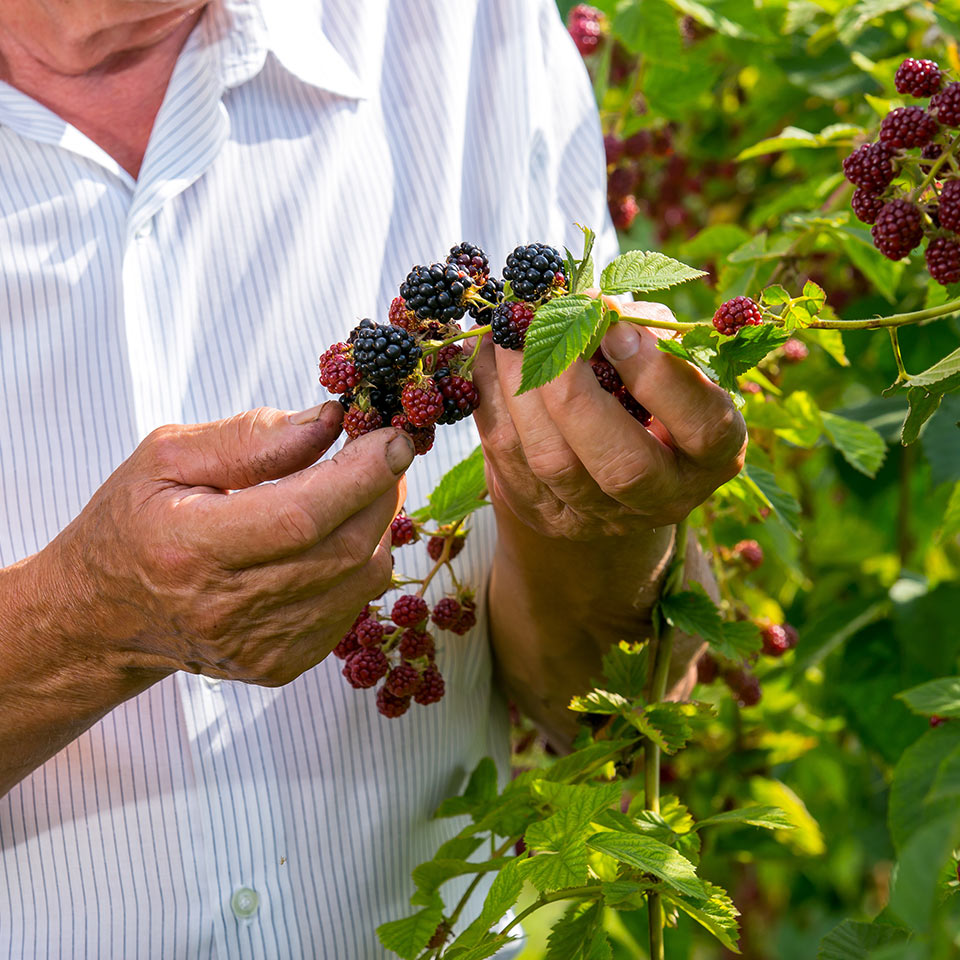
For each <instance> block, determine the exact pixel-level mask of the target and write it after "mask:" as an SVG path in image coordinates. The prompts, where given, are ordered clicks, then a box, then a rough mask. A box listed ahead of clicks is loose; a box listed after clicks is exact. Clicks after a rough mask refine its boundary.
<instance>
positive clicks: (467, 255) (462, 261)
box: [446, 240, 490, 287]
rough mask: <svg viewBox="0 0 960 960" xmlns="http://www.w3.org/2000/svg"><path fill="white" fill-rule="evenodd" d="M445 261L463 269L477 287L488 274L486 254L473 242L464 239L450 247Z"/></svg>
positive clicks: (488, 264)
mask: <svg viewBox="0 0 960 960" xmlns="http://www.w3.org/2000/svg"><path fill="white" fill-rule="evenodd" d="M446 262H447V263H449V264H452V265H453V266H455V267H459V268H460V269H461V270H465V271H466V272H467V273H468V274H469V275H470V277H471V279H472V280H473V282H474V283H475V284H476V285H477V286H478V287H482V286H483V284H485V283H486V282H487V278H488V277H489V276H490V261H489V260H488V259H487V255H486V254H485V253H484V252H483V251H482V250H481V249H480V248H479V247H478V246H477V245H476V244H475V243H468V242H467V241H466V240H464V241H463V242H462V243H458V244H457V245H456V246H455V247H451V248H450V252H449V253H448V254H447V259H446Z"/></svg>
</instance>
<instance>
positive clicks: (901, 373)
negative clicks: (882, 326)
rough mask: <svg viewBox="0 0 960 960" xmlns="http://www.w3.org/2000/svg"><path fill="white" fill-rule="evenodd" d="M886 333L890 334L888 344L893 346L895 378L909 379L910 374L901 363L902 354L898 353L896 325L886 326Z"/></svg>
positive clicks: (898, 341)
mask: <svg viewBox="0 0 960 960" xmlns="http://www.w3.org/2000/svg"><path fill="white" fill-rule="evenodd" d="M887 333H889V334H890V345H891V346H892V347H893V359H894V360H895V361H896V362H897V380H898V381H899V380H909V379H910V374H909V373H907V369H906V367H904V365H903V354H901V353H900V337H899V335H898V334H897V328H896V327H887Z"/></svg>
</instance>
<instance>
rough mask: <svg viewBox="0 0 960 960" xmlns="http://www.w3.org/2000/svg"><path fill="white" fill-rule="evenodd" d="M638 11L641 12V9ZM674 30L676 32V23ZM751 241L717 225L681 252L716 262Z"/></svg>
mask: <svg viewBox="0 0 960 960" xmlns="http://www.w3.org/2000/svg"><path fill="white" fill-rule="evenodd" d="M636 9H637V10H640V7H637V8H636ZM674 29H675V30H676V23H674ZM749 239H750V234H749V233H747V231H746V230H744V229H743V227H740V226H737V224H735V223H715V224H713V225H712V226H709V227H705V228H704V229H703V230H701V231H700V232H699V233H698V234H697V235H696V236H695V237H693V238H692V239H690V240H687V241H686V242H685V243H684V244H682V245H681V247H680V251H679V252H680V256H681V257H683V258H684V259H685V260H699V261H701V262H704V261H708V260H716V259H717V258H718V257H724V256H726V255H727V254H728V253H730V252H731V251H732V250H736V249H737V247H739V246H742V245H743V244H744V243H746V242H747V241H748V240H749Z"/></svg>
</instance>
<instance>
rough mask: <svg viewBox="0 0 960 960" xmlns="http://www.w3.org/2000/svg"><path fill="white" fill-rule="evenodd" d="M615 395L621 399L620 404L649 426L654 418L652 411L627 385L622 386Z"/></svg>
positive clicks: (640, 421) (635, 418) (632, 415)
mask: <svg viewBox="0 0 960 960" xmlns="http://www.w3.org/2000/svg"><path fill="white" fill-rule="evenodd" d="M614 396H615V397H616V398H617V400H619V401H620V406H621V407H623V409H624V410H626V411H627V413H629V414H630V416H631V417H633V419H634V420H637V421H638V422H639V423H641V424H643V426H647V425H648V424H649V423H650V421H651V420H652V419H653V417H652V416H651V414H650V411H649V410H648V409H647V408H646V407H645V406H644V405H643V404H642V403H641V402H640V401H639V400H637V398H636V397H635V396H634V395H633V394H632V393H631V392H630V391H629V390H628V389H627V388H626V387H625V386H623V387H620V389H619V390H617V392H616V393H614Z"/></svg>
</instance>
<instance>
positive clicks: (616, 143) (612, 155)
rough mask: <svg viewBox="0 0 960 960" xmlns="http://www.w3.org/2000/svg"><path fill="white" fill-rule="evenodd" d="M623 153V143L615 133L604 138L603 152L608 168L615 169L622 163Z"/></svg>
mask: <svg viewBox="0 0 960 960" xmlns="http://www.w3.org/2000/svg"><path fill="white" fill-rule="evenodd" d="M623 151H624V144H623V141H622V140H621V139H620V138H619V137H618V136H617V135H616V134H615V133H608V134H607V135H606V136H605V137H604V138H603V152H604V153H605V154H606V157H607V166H608V167H615V166H616V165H617V164H618V163H619V162H620V160H621V158H622V157H623Z"/></svg>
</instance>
